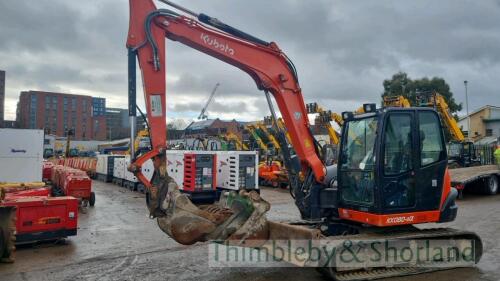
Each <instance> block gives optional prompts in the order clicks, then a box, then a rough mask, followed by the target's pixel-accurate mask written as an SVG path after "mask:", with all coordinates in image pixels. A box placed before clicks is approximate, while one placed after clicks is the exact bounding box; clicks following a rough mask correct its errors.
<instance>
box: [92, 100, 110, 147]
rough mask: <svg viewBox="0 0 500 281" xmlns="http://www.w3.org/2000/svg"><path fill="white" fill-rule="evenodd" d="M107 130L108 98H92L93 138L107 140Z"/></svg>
mask: <svg viewBox="0 0 500 281" xmlns="http://www.w3.org/2000/svg"><path fill="white" fill-rule="evenodd" d="M107 132H108V126H107V123H106V99H105V98H92V139H94V140H106V139H107V137H108V135H107Z"/></svg>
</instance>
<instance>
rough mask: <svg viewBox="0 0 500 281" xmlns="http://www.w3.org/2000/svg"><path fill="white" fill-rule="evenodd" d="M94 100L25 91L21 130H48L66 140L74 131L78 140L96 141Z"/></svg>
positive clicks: (20, 109) (19, 116)
mask: <svg viewBox="0 0 500 281" xmlns="http://www.w3.org/2000/svg"><path fill="white" fill-rule="evenodd" d="M92 105H93V103H92V97H91V96H84V95H70V94H62V93H51V92H42V91H23V92H21V95H20V97H19V102H18V105H17V116H16V121H17V125H18V127H19V128H24V129H44V130H45V131H46V132H47V133H49V134H54V135H57V136H65V135H66V131H67V130H68V129H74V136H73V138H74V139H77V140H89V139H93V137H94V135H93V134H92V132H93V131H92V125H93V119H92Z"/></svg>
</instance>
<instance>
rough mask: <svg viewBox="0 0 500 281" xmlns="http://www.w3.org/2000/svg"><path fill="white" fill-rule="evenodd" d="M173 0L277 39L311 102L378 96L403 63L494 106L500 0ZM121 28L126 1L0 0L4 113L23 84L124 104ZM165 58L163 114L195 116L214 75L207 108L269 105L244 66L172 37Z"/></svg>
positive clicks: (351, 102) (251, 111)
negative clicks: (213, 94)
mask: <svg viewBox="0 0 500 281" xmlns="http://www.w3.org/2000/svg"><path fill="white" fill-rule="evenodd" d="M177 3H179V4H181V5H184V6H186V7H188V8H190V9H191V10H194V11H197V12H203V13H206V14H209V15H211V16H214V17H217V18H219V19H220V20H222V21H224V22H226V23H228V24H230V25H233V26H235V27H237V28H239V29H242V30H244V31H246V32H248V33H251V34H253V35H255V36H257V37H260V38H262V39H264V40H267V41H275V42H276V43H278V45H279V46H280V47H281V49H282V50H283V51H285V52H286V53H287V54H288V56H289V57H290V58H291V59H292V60H293V61H294V63H295V65H296V67H297V69H298V73H299V80H300V83H301V87H302V89H303V93H304V96H305V99H306V102H312V101H317V102H318V103H320V104H322V105H323V106H324V107H326V108H329V109H332V110H334V111H336V112H341V111H345V110H353V109H355V108H357V107H358V106H359V105H361V104H362V103H366V102H379V99H380V94H381V92H382V81H383V80H384V79H386V78H389V77H391V76H392V74H394V73H396V72H398V71H405V72H407V73H408V74H409V76H410V77H412V78H420V77H423V76H430V77H432V76H440V77H443V78H444V79H445V80H446V81H447V82H448V83H449V84H450V86H451V90H452V92H453V93H454V94H455V98H456V99H457V100H458V102H464V101H465V94H464V86H463V80H468V81H469V94H470V97H469V107H470V109H471V110H473V109H477V108H479V107H481V106H483V105H485V104H492V105H497V106H500V83H499V78H500V28H499V27H500V0H481V1H474V0H471V1H465V0H464V1H462V0H448V1H432V0H420V1H409V0H407V1H397V0H394V1H367V0H364V1H359V0H357V1H347V0H344V1H327V0H325V1H322V0H315V1H306V0H273V1H266V0H254V1H245V0H238V1H236V0H233V1H230V0H210V1H195V0H177ZM157 6H159V7H160V6H161V7H165V6H164V5H163V4H161V3H157ZM127 29H128V1H126V0H85V1H68V0H38V1H19V0H2V1H0V38H1V40H0V69H3V70H6V71H7V82H6V92H7V96H6V118H7V119H13V118H15V110H16V108H15V105H16V102H17V99H18V97H19V92H20V91H22V90H45V91H56V92H69V93H75V94H87V95H92V96H100V97H105V98H106V99H107V105H108V106H113V107H126V106H127V104H126V102H127V99H126V95H127V65H126V62H127V56H126V49H125V39H126V34H127ZM167 61H168V62H167V73H168V74H167V88H168V93H167V95H168V97H167V103H168V116H169V117H170V118H186V119H192V118H194V117H196V116H197V115H198V114H199V111H200V110H201V108H202V106H203V104H204V102H205V100H206V99H207V97H208V95H209V93H210V91H211V90H212V88H213V87H214V85H215V83H217V82H220V84H221V86H220V87H219V91H218V93H217V95H216V98H215V100H214V102H213V103H212V104H211V105H210V107H209V109H208V111H209V117H211V118H214V117H220V118H225V119H232V118H237V119H241V120H254V119H257V118H258V117H262V116H264V115H269V111H268V109H267V106H266V102H265V98H264V96H263V93H261V92H259V91H258V90H257V89H256V87H255V84H254V82H253V80H251V79H250V77H248V76H247V75H246V74H245V73H243V72H242V71H240V70H238V69H236V68H234V67H232V66H229V65H226V64H224V63H223V62H220V61H218V60H216V59H213V58H211V57H208V56H206V55H204V54H201V53H198V52H197V51H195V50H193V49H190V48H187V47H185V46H182V45H180V44H179V43H175V42H167ZM139 104H141V105H143V104H144V103H143V101H142V98H140V99H139Z"/></svg>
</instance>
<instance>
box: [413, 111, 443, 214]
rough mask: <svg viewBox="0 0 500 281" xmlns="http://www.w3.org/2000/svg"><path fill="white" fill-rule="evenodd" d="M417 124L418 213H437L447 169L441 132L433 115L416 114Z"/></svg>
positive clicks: (437, 120) (419, 112)
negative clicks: (435, 211) (434, 211)
mask: <svg viewBox="0 0 500 281" xmlns="http://www.w3.org/2000/svg"><path fill="white" fill-rule="evenodd" d="M417 121H418V131H417V132H418V135H419V137H418V142H419V147H418V166H419V169H417V170H416V175H417V178H416V179H417V182H416V184H417V186H418V191H419V192H418V193H417V198H418V202H419V204H418V206H417V207H418V210H420V211H428V210H438V209H439V205H440V202H441V196H442V193H443V181H444V173H445V170H446V167H447V165H448V160H447V156H446V145H445V141H444V134H443V129H442V127H441V121H440V119H439V116H438V114H437V112H435V111H433V110H419V111H417Z"/></svg>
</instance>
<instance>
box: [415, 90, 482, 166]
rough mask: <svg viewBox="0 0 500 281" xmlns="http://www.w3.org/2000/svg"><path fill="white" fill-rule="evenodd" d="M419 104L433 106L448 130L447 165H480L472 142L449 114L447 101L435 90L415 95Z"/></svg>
mask: <svg viewBox="0 0 500 281" xmlns="http://www.w3.org/2000/svg"><path fill="white" fill-rule="evenodd" d="M417 100H418V103H419V105H420V106H428V107H434V108H435V109H436V110H437V112H438V113H439V115H440V116H441V120H442V122H443V124H444V127H445V128H446V129H447V130H448V132H449V134H450V137H451V142H450V143H449V144H448V167H449V168H460V167H470V166H478V165H481V159H480V158H479V157H478V156H477V155H476V151H475V149H474V144H473V143H472V142H471V141H467V140H466V139H465V136H464V134H463V133H462V130H460V127H459V126H458V123H457V121H456V120H455V118H454V117H453V115H451V113H450V109H449V107H448V103H446V101H445V99H444V97H443V96H442V95H440V94H439V93H437V92H433V93H431V94H427V95H419V96H418V97H417Z"/></svg>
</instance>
